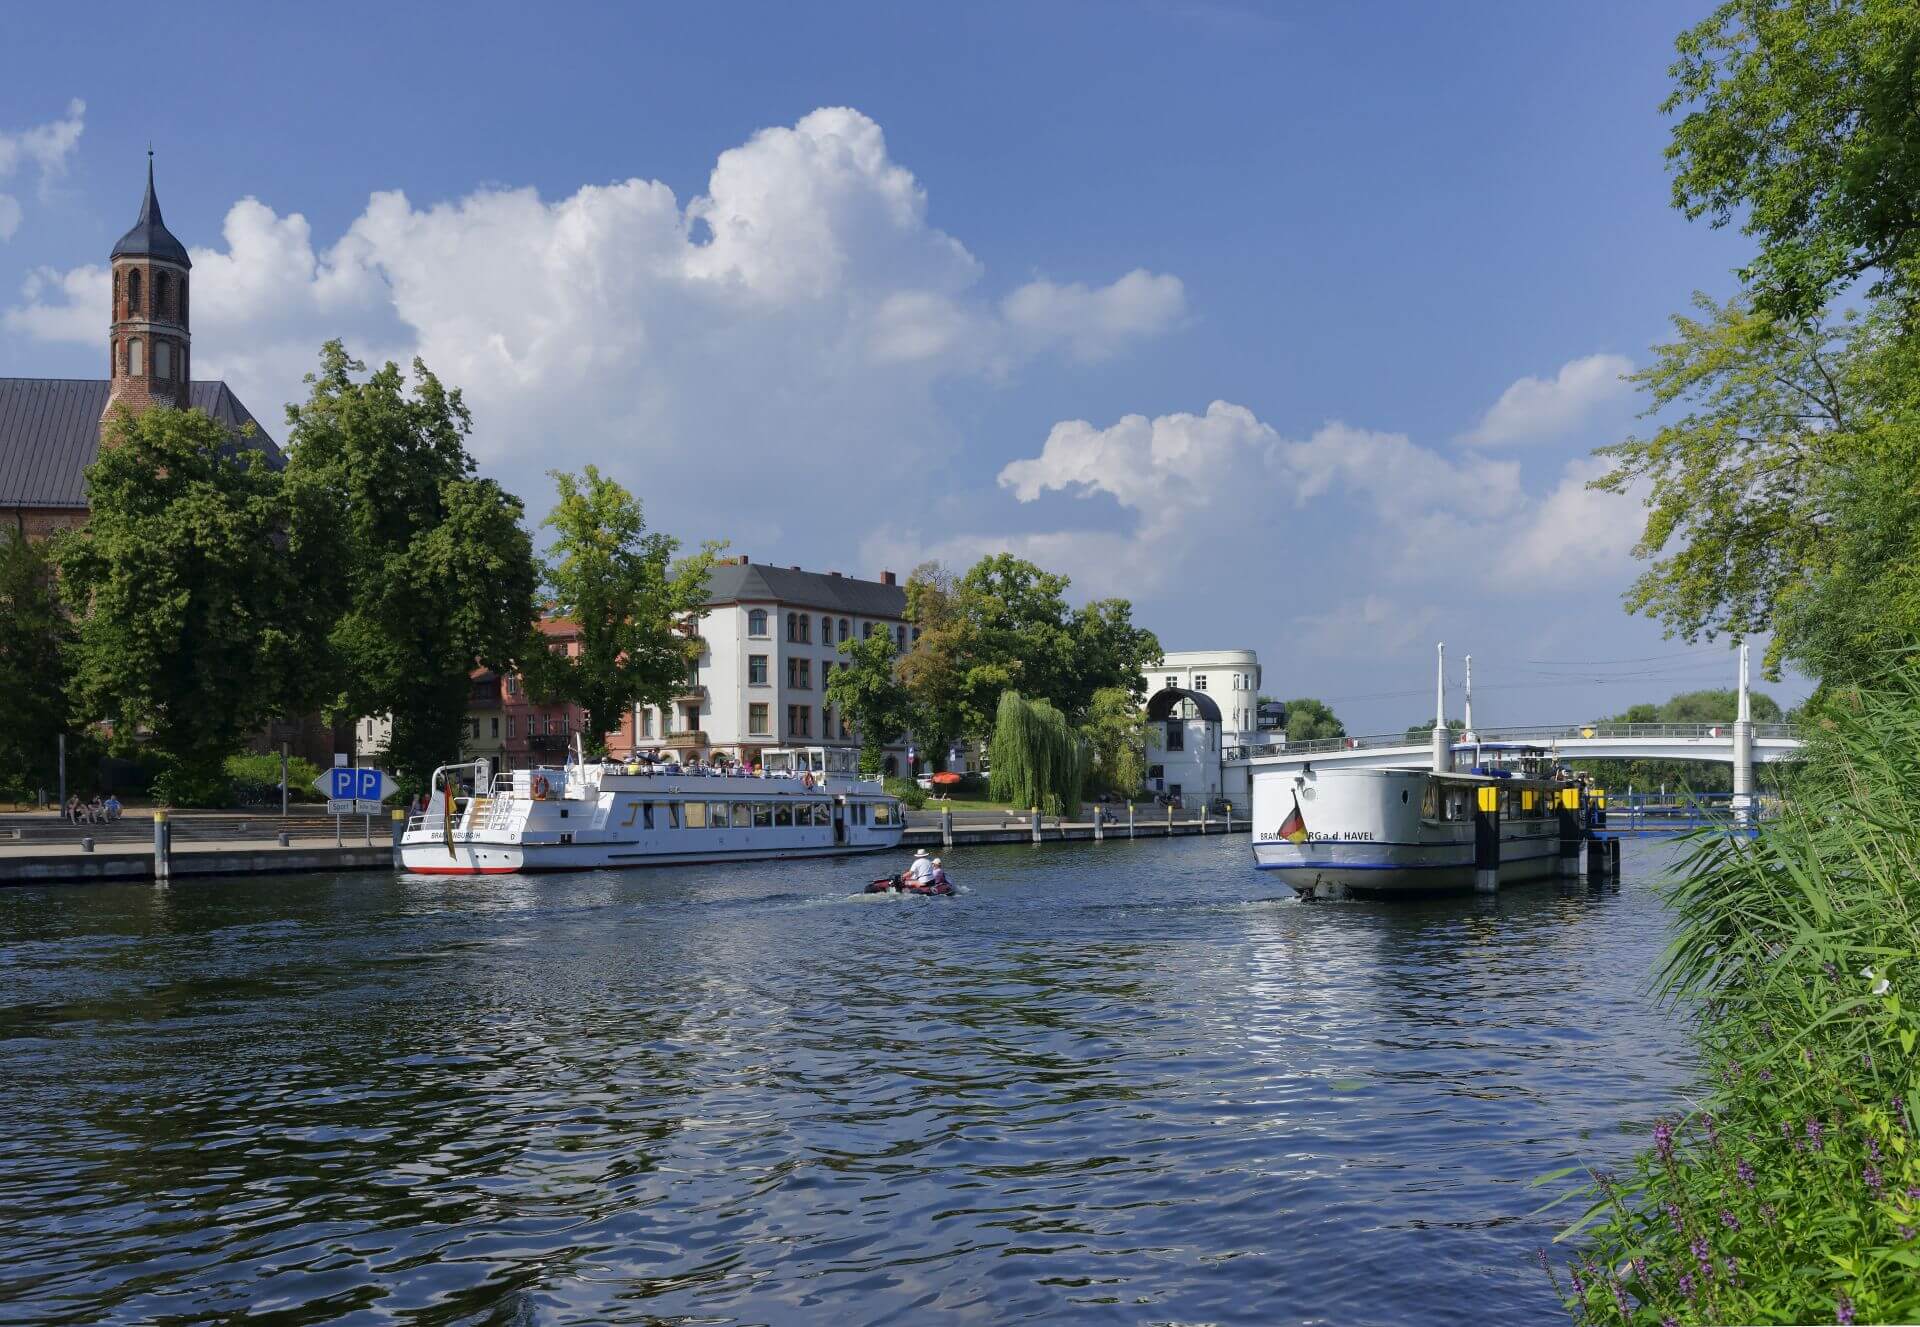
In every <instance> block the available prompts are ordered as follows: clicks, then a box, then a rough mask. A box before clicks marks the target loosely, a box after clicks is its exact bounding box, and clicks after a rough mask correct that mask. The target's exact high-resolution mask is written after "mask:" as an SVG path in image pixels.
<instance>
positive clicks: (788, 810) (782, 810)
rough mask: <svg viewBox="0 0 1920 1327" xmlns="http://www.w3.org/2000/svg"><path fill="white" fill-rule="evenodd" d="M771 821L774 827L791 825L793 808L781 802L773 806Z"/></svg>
mask: <svg viewBox="0 0 1920 1327" xmlns="http://www.w3.org/2000/svg"><path fill="white" fill-rule="evenodd" d="M773 823H774V826H775V827H776V828H781V827H785V828H789V829H791V828H792V827H793V808H792V807H791V806H788V805H787V804H786V803H784V802H782V803H779V804H777V805H776V806H775V807H774V808H773Z"/></svg>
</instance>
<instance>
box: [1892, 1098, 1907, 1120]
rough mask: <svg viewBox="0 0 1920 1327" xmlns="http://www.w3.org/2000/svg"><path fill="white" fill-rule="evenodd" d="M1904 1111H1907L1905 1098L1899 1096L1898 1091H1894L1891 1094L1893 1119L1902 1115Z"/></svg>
mask: <svg viewBox="0 0 1920 1327" xmlns="http://www.w3.org/2000/svg"><path fill="white" fill-rule="evenodd" d="M1906 1113H1907V1103H1906V1100H1905V1099H1904V1098H1903V1097H1901V1095H1900V1094H1899V1093H1898V1092H1896V1093H1894V1094H1893V1115H1894V1118H1895V1119H1898V1118H1900V1116H1902V1115H1905V1114H1906Z"/></svg>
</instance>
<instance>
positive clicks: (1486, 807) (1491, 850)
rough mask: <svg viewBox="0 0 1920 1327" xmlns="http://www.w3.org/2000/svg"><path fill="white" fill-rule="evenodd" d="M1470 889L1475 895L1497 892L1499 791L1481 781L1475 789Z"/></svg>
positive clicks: (1498, 877)
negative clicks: (1471, 884) (1471, 888)
mask: <svg viewBox="0 0 1920 1327" xmlns="http://www.w3.org/2000/svg"><path fill="white" fill-rule="evenodd" d="M1474 797H1475V807H1474V813H1473V889H1474V892H1475V893H1476V894H1497V893H1499V892H1500V790H1499V789H1498V788H1493V787H1488V786H1487V785H1485V784H1482V785H1481V786H1480V787H1478V788H1476V789H1474Z"/></svg>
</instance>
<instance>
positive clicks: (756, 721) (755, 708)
mask: <svg viewBox="0 0 1920 1327" xmlns="http://www.w3.org/2000/svg"><path fill="white" fill-rule="evenodd" d="M747 735H748V736H749V737H767V736H770V735H771V734H769V733H768V732H767V707H766V706H765V705H764V704H757V703H756V704H753V705H749V706H747Z"/></svg>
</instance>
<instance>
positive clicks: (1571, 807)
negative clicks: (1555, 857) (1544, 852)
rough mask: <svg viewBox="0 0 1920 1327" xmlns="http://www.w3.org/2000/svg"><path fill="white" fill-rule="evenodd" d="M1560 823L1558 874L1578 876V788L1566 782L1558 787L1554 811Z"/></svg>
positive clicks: (1576, 877)
mask: <svg viewBox="0 0 1920 1327" xmlns="http://www.w3.org/2000/svg"><path fill="white" fill-rule="evenodd" d="M1554 818H1555V819H1556V820H1558V821H1559V824H1560V874H1561V876H1562V877H1563V878H1564V877H1571V878H1573V879H1576V880H1577V879H1579V878H1580V839H1581V832H1580V789H1579V788H1578V787H1577V786H1576V785H1574V784H1568V785H1567V786H1566V787H1564V788H1562V789H1560V806H1559V809H1558V810H1556V811H1555V812H1554Z"/></svg>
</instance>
